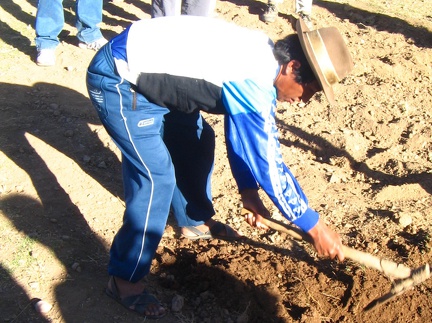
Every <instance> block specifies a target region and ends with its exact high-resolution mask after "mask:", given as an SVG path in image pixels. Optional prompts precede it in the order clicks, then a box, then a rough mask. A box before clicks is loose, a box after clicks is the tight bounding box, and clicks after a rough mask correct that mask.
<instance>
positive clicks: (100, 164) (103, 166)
mask: <svg viewBox="0 0 432 323" xmlns="http://www.w3.org/2000/svg"><path fill="white" fill-rule="evenodd" d="M97 167H99V168H107V165H106V163H105V162H104V161H101V162H100V163H99V164H98V165H97Z"/></svg>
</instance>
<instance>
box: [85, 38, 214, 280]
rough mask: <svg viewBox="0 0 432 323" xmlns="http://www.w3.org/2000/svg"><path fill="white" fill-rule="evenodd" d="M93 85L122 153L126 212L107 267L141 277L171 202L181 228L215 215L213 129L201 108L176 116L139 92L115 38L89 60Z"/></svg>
mask: <svg viewBox="0 0 432 323" xmlns="http://www.w3.org/2000/svg"><path fill="white" fill-rule="evenodd" d="M87 88H88V92H89V97H90V99H91V101H92V103H93V105H94V107H95V108H96V111H97V113H98V115H99V118H100V120H101V122H102V124H103V125H104V127H105V129H106V130H107V132H108V134H109V135H110V136H111V138H112V139H113V141H114V142H115V143H116V145H117V147H118V148H119V149H120V151H121V153H122V171H123V187H124V194H125V204H126V209H125V212H124V217H123V224H122V226H121V228H120V230H119V231H118V232H117V234H116V236H115V237H114V240H113V243H112V246H111V250H110V261H109V265H108V272H109V274H110V275H113V276H116V277H120V278H123V279H125V280H128V281H131V282H137V281H139V280H140V279H142V278H143V277H144V276H145V275H147V274H148V272H149V270H150V266H151V262H152V259H153V257H154V254H155V252H156V249H157V247H158V245H159V242H160V239H161V238H162V234H163V232H164V229H165V226H166V221H167V218H168V215H169V211H170V207H171V206H172V209H173V211H174V215H175V217H176V219H177V222H178V224H179V226H186V225H199V224H202V223H204V221H206V220H208V219H209V218H211V217H212V216H213V215H214V210H213V205H212V202H211V191H210V186H211V185H210V178H211V171H212V169H213V161H214V148H215V147H214V143H215V137H214V132H213V130H212V129H211V127H210V126H209V125H208V124H207V123H206V122H205V121H204V119H203V118H202V117H201V114H199V113H198V112H197V113H193V114H184V113H170V111H169V110H168V109H167V108H164V107H160V106H157V105H155V104H153V103H151V102H149V101H148V100H147V99H146V98H145V97H144V96H143V95H141V94H140V93H138V92H136V91H135V88H134V86H133V85H132V84H131V83H129V82H128V81H126V80H124V79H122V78H121V77H120V76H119V75H118V74H117V72H116V69H115V66H114V60H113V57H112V53H111V46H110V44H109V43H108V44H107V45H105V46H104V47H102V48H101V49H100V50H99V51H98V52H97V53H96V55H95V57H94V58H93V60H92V62H91V63H90V66H89V68H88V71H87Z"/></svg>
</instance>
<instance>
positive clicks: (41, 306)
mask: <svg viewBox="0 0 432 323" xmlns="http://www.w3.org/2000/svg"><path fill="white" fill-rule="evenodd" d="M33 306H34V309H35V310H36V312H38V313H40V314H45V313H48V312H49V311H51V309H52V305H51V304H50V303H48V302H45V301H43V300H38V301H37V302H35V303H34V305H33Z"/></svg>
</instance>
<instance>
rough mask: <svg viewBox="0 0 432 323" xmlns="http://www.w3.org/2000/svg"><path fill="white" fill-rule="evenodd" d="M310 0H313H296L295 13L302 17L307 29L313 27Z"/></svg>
mask: <svg viewBox="0 0 432 323" xmlns="http://www.w3.org/2000/svg"><path fill="white" fill-rule="evenodd" d="M312 1H313V0H296V3H295V5H296V14H297V15H298V16H299V17H300V18H302V19H303V21H304V22H305V24H306V26H308V28H309V29H313V27H314V26H313V23H312V20H311V16H312Z"/></svg>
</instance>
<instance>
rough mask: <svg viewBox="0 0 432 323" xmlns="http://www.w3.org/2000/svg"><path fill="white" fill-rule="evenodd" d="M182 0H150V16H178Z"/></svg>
mask: <svg viewBox="0 0 432 323" xmlns="http://www.w3.org/2000/svg"><path fill="white" fill-rule="evenodd" d="M181 7H182V0H152V2H151V8H152V10H151V17H152V18H158V17H164V16H180V14H181Z"/></svg>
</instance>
